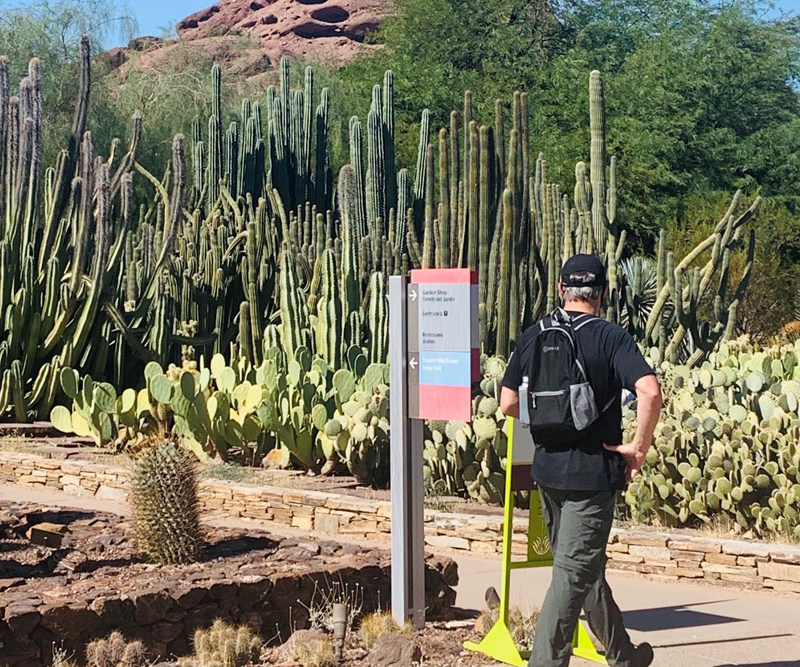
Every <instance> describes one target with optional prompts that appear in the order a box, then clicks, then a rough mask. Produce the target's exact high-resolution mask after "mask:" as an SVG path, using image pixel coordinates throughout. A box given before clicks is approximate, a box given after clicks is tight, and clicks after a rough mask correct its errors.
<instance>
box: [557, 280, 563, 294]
mask: <svg viewBox="0 0 800 667" xmlns="http://www.w3.org/2000/svg"><path fill="white" fill-rule="evenodd" d="M558 293H559V294H560V295H561V296H564V285H562V284H561V281H560V280H559V281H558Z"/></svg>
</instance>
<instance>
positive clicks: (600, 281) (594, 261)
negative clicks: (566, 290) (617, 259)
mask: <svg viewBox="0 0 800 667" xmlns="http://www.w3.org/2000/svg"><path fill="white" fill-rule="evenodd" d="M576 274H583V275H580V276H578V275H576ZM561 284H562V285H563V286H564V287H605V286H606V267H604V266H603V262H601V261H600V258H599V257H597V256H595V255H574V256H572V257H570V258H569V259H568V260H567V261H566V262H564V268H562V269H561Z"/></svg>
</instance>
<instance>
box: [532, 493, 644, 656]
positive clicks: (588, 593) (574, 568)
mask: <svg viewBox="0 0 800 667" xmlns="http://www.w3.org/2000/svg"><path fill="white" fill-rule="evenodd" d="M539 491H540V494H541V498H542V513H543V515H544V519H545V521H546V523H547V531H548V533H549V535H550V544H551V548H552V551H553V557H554V561H553V581H552V583H551V584H550V588H549V590H548V591H547V596H546V597H545V599H544V604H543V605H542V610H541V613H540V614H539V620H538V621H537V623H536V633H535V635H534V640H533V652H532V653H531V659H530V662H529V663H528V667H567V665H569V659H570V655H571V653H572V636H573V634H574V632H575V627H576V626H577V624H578V620H579V617H580V613H581V608H583V609H584V610H585V612H586V620H587V621H588V622H589V627H590V628H591V630H592V632H593V633H594V634H595V636H597V638H598V639H599V640H600V641H601V642H602V644H603V646H604V647H605V649H606V659H607V660H608V664H609V665H611V666H612V667H629V666H630V665H631V661H632V659H633V651H634V647H633V644H632V643H631V640H630V637H628V633H627V632H626V631H625V626H624V625H623V622H622V613H621V612H620V610H619V607H618V606H617V604H616V602H614V598H613V597H612V595H611V589H610V588H609V586H608V583H607V582H606V576H605V569H606V543H607V542H608V535H609V533H610V532H611V523H612V521H613V519H614V496H615V494H614V492H612V491H559V490H557V489H544V488H540V489H539Z"/></svg>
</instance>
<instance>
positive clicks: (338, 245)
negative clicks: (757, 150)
mask: <svg viewBox="0 0 800 667" xmlns="http://www.w3.org/2000/svg"><path fill="white" fill-rule="evenodd" d="M82 66H83V69H82V72H83V74H82V79H81V88H80V91H79V96H78V108H77V113H76V116H75V124H74V126H73V128H72V134H71V136H70V139H69V144H68V148H67V149H66V150H65V151H64V152H63V153H62V155H61V157H60V158H59V161H58V163H57V165H56V166H55V167H54V168H52V169H49V170H46V171H45V170H43V168H42V165H41V131H40V128H41V123H42V117H41V115H42V111H41V94H42V91H41V73H40V68H39V64H38V62H37V61H35V60H34V61H32V62H31V68H30V72H29V75H28V76H27V77H26V78H25V79H23V81H22V83H21V84H20V88H19V94H18V95H16V96H14V97H12V96H11V95H10V86H9V82H8V71H7V66H6V64H5V61H3V60H0V145H3V146H7V147H9V150H8V151H6V152H5V153H4V154H3V159H0V163H2V164H0V170H1V171H2V176H3V177H2V178H0V207H2V213H3V215H4V218H3V220H4V223H3V230H2V234H3V236H2V239H1V240H0V262H2V267H0V268H2V271H0V273H2V285H0V288H1V289H0V310H2V315H3V317H4V319H5V321H6V322H7V323H8V326H7V327H6V328H5V329H6V330H5V333H4V334H3V338H2V340H0V373H2V387H1V388H0V413H3V414H6V413H9V412H11V413H13V416H14V418H15V419H16V420H18V421H25V420H28V419H31V418H36V417H43V416H46V415H47V414H49V412H50V409H51V407H52V406H53V405H54V404H55V403H56V402H57V401H58V400H59V395H60V392H59V386H60V382H59V376H60V370H61V368H63V367H70V368H73V369H75V370H77V371H78V372H79V373H80V374H81V375H86V374H90V375H91V376H92V377H94V378H97V379H98V380H103V381H110V382H111V384H113V385H114V386H115V387H117V389H118V390H119V391H120V393H121V389H122V388H123V387H131V386H134V385H135V384H137V382H139V378H140V377H141V371H142V369H143V368H144V366H145V365H146V364H147V363H149V362H151V361H155V362H157V363H158V364H160V365H161V366H162V367H165V366H167V365H169V364H170V363H176V364H177V363H179V362H180V363H184V362H187V363H188V362H194V361H197V360H198V359H199V358H201V357H203V358H205V359H210V358H211V357H212V356H213V355H214V354H218V353H222V354H224V355H225V356H226V357H229V358H232V359H238V358H239V357H240V356H244V357H246V358H247V360H248V362H249V363H250V364H252V365H253V366H254V367H258V366H259V365H260V364H262V363H263V362H264V360H265V359H266V358H267V353H268V352H269V350H271V349H272V348H273V347H275V346H278V347H280V348H281V350H282V352H283V353H284V354H285V355H286V357H287V359H289V360H292V359H295V360H296V351H297V349H298V348H300V347H303V348H306V349H308V350H309V351H310V352H311V353H312V355H315V356H320V357H322V358H323V359H324V360H325V362H326V363H327V364H329V365H330V366H331V367H333V368H334V369H338V368H343V367H345V366H346V364H347V363H349V358H348V354H351V353H350V350H352V349H354V348H356V349H358V350H361V352H359V354H361V353H363V354H364V356H365V357H366V358H367V359H368V361H369V362H370V363H375V364H382V363H385V362H386V354H387V341H388V335H389V332H388V318H387V302H386V297H385V291H386V284H387V276H388V275H392V274H406V273H407V272H408V270H409V269H411V268H415V267H416V268H419V267H429V268H430V267H470V268H474V269H476V270H478V272H479V275H480V311H481V339H482V346H483V352H484V353H485V354H487V355H493V354H496V355H498V356H500V357H503V358H507V357H508V355H509V353H510V352H511V350H512V349H513V346H514V341H515V340H516V337H517V336H518V334H519V333H520V331H521V330H522V329H523V328H524V327H525V326H527V325H529V324H531V323H532V322H533V321H534V320H535V319H537V318H538V317H540V316H541V315H542V314H544V313H545V312H546V311H547V310H548V309H552V308H553V307H554V306H555V305H556V304H557V301H558V293H557V281H558V268H559V266H560V265H561V263H562V261H563V259H564V257H566V256H568V255H570V254H572V253H574V252H595V253H598V254H599V255H601V256H602V257H604V258H605V261H606V263H607V265H608V268H609V277H610V282H611V299H610V306H609V308H608V312H607V316H608V317H609V318H611V319H616V320H619V321H624V322H625V323H626V325H627V326H628V327H629V328H630V329H631V331H633V332H634V333H636V334H637V336H638V337H639V338H640V339H641V340H644V341H645V342H646V343H647V346H648V347H651V346H655V347H659V348H660V349H661V351H662V356H664V358H669V359H671V360H673V361H682V360H684V359H685V360H687V361H688V362H689V363H691V364H697V363H699V362H701V361H702V360H703V358H705V357H706V356H707V355H708V354H709V352H710V351H711V350H712V349H713V347H714V345H716V344H717V343H718V342H719V340H721V339H722V338H724V337H726V336H728V337H729V336H730V333H731V331H732V329H733V325H734V321H735V313H736V307H737V305H738V303H739V301H740V299H741V296H742V293H743V291H744V288H745V287H746V285H747V276H748V275H749V273H746V275H745V277H744V278H743V279H742V280H741V282H740V284H739V286H738V288H737V289H736V290H735V291H734V293H733V294H732V295H729V294H728V274H729V271H728V269H729V264H730V256H731V252H732V251H733V250H734V249H735V248H736V247H737V246H738V244H740V243H741V238H740V237H741V236H742V234H743V229H744V228H743V225H744V223H745V222H747V220H749V219H750V217H752V214H753V213H754V212H755V210H756V209H757V207H758V204H759V200H756V201H755V202H754V203H753V205H752V206H751V207H750V209H748V211H746V212H745V213H744V214H741V215H740V214H738V213H737V211H738V208H739V206H740V205H741V195H737V196H736V197H735V198H734V203H733V204H732V206H731V209H730V211H729V212H728V214H727V215H726V216H725V218H724V219H723V220H722V221H721V222H720V224H719V225H718V226H717V229H716V230H715V232H714V234H713V235H712V236H711V237H709V239H707V240H706V241H704V242H703V243H701V244H700V245H699V246H698V247H697V248H695V249H694V250H693V251H692V252H691V253H690V254H689V255H688V256H687V257H685V258H683V259H682V260H680V261H677V260H676V259H675V258H674V257H672V255H671V254H670V253H669V252H667V248H666V238H662V243H661V245H660V247H659V255H658V261H657V265H658V270H657V278H656V285H655V289H656V297H655V298H654V299H653V303H652V304H650V303H649V301H648V305H647V308H646V309H642V308H641V307H640V306H641V305H642V302H643V301H647V299H649V298H650V297H648V298H647V299H645V298H644V293H643V292H642V291H641V286H642V281H641V280H638V278H637V277H636V275H633V274H634V273H635V269H636V267H637V266H638V267H641V265H640V264H635V265H631V266H632V267H633V269H634V270H633V271H632V270H626V265H625V264H624V263H623V264H620V263H621V262H626V261H628V260H623V254H624V249H625V248H624V240H625V233H624V231H623V230H622V228H621V227H620V224H619V221H618V219H617V210H616V207H617V199H618V195H617V162H616V158H613V157H612V158H611V160H610V161H609V162H608V163H607V161H606V150H605V142H606V135H605V109H604V103H605V102H604V94H603V82H602V77H601V76H600V74H599V72H592V74H591V76H590V81H589V83H590V109H589V116H590V125H591V146H590V157H591V163H590V165H589V166H588V167H587V165H586V164H584V163H583V162H579V163H578V164H577V166H576V170H575V174H576V184H575V188H574V193H573V194H572V196H568V195H567V194H566V193H563V192H562V191H561V187H560V186H559V185H557V184H554V183H551V182H550V180H549V178H548V167H547V163H546V161H545V160H544V157H543V156H542V155H539V156H538V158H534V157H533V156H532V155H531V153H530V147H531V144H532V138H531V135H530V126H529V106H530V105H529V99H528V96H527V95H526V94H524V93H517V94H515V96H514V99H513V101H512V104H511V113H510V117H509V118H508V119H507V118H506V116H507V111H506V109H505V108H504V105H503V104H502V102H501V101H498V102H497V104H496V106H495V118H494V120H493V122H492V123H491V124H481V123H480V122H479V121H478V120H477V119H476V118H475V114H474V110H473V99H472V95H471V93H469V92H467V93H466V94H465V96H464V108H463V111H461V112H455V111H454V112H453V114H452V116H451V119H450V124H449V127H447V128H442V129H441V130H440V131H439V133H438V140H437V141H435V142H433V143H432V142H431V139H432V137H431V129H432V128H431V119H430V114H429V113H428V112H427V110H426V111H423V113H422V118H421V123H420V137H419V151H418V156H417V164H416V169H415V171H414V173H413V174H411V173H409V170H408V169H405V168H402V167H401V166H400V165H398V164H397V161H396V157H395V155H396V151H395V137H394V127H395V121H394V114H395V111H394V85H395V84H394V80H393V76H392V73H391V72H387V73H386V76H385V78H384V81H383V84H382V85H376V86H375V87H374V89H373V95H372V104H371V107H370V110H369V113H368V115H367V118H366V120H365V122H362V121H361V120H359V119H358V118H355V117H354V118H352V119H351V121H350V125H349V135H350V146H349V149H350V150H349V157H350V162H349V164H346V165H344V166H343V167H342V169H341V171H340V173H339V175H338V180H337V182H336V186H334V176H333V173H332V171H331V166H330V162H331V160H330V152H329V148H328V143H329V142H328V134H329V127H328V124H329V117H330V95H329V92H328V91H327V90H325V89H323V90H322V91H321V92H320V93H319V94H318V93H317V92H316V88H315V82H314V75H313V71H312V70H311V69H310V68H308V69H306V71H305V75H304V79H303V81H302V85H301V87H299V88H297V89H292V88H291V80H290V68H289V61H288V60H285V59H284V60H283V61H282V62H281V64H280V84H279V86H277V87H270V88H269V89H268V90H267V92H266V96H265V100H262V101H255V102H251V101H249V100H244V101H243V103H242V106H241V110H240V112H239V114H238V119H237V120H236V121H235V122H232V123H230V125H228V126H227V127H226V126H225V123H224V122H223V117H224V116H225V115H226V113H225V111H224V105H223V95H222V78H221V77H222V72H221V70H220V68H219V67H214V69H213V71H212V84H213V85H212V99H211V114H210V116H209V117H208V118H207V119H201V118H197V119H196V120H195V122H194V124H193V127H192V128H191V134H190V137H191V138H190V140H189V141H185V140H184V138H183V136H182V135H177V136H176V137H175V139H174V142H173V150H172V156H171V159H170V161H169V165H167V169H166V172H165V174H164V176H163V177H162V178H159V177H156V176H154V175H153V174H151V173H149V172H148V171H147V170H146V169H144V168H143V167H142V166H141V165H140V164H139V163H138V162H137V160H136V148H137V146H138V143H139V138H140V133H141V117H140V116H138V115H137V116H136V117H135V118H134V126H133V132H132V135H131V137H132V138H131V144H130V148H129V150H128V151H127V152H126V153H125V154H124V155H121V156H119V155H118V154H119V153H120V151H119V149H118V144H119V142H115V143H114V146H113V150H112V155H111V157H110V158H109V159H108V160H102V159H100V158H99V157H95V155H94V152H93V149H92V142H91V135H90V134H89V133H87V132H86V131H85V130H86V108H87V105H88V104H89V90H90V85H89V84H90V81H89V76H90V72H89V52H88V42H84V45H83V50H82ZM187 153H188V155H187ZM134 176H135V177H136V178H137V179H140V183H141V185H143V186H146V187H149V188H151V190H152V196H151V197H149V198H148V197H145V198H144V199H142V200H141V201H134V188H133V178H134ZM437 179H438V182H437ZM140 191H142V192H143V191H145V190H144V189H143V188H137V190H136V192H140ZM751 242H752V239H751ZM705 250H708V251H710V253H711V255H712V256H711V259H710V260H708V262H707V263H706V264H705V265H703V266H702V267H700V268H697V269H695V268H692V267H693V265H694V263H695V260H698V259H699V258H700V255H701V254H702V253H703V252H704V251H705ZM618 267H619V268H618ZM62 276H67V278H66V279H64V280H62V279H61V277H62ZM712 290H713V291H714V293H715V294H716V298H715V300H714V316H715V318H716V321H715V323H710V324H705V323H702V322H701V321H700V316H699V315H698V312H699V306H700V304H702V303H703V302H704V300H707V299H709V298H710V297H711V295H712ZM637 304H638V305H637ZM676 304H677V305H676ZM645 316H646V318H645ZM62 397H63V395H62ZM61 400H63V399H61ZM73 400H74V399H73ZM83 409H84V411H85V410H86V409H87V408H86V406H84V408H83ZM88 421H90V420H88V419H87V422H88ZM80 426H82V424H80ZM105 426H107V424H105ZM83 430H85V429H83ZM95 430H97V429H95Z"/></svg>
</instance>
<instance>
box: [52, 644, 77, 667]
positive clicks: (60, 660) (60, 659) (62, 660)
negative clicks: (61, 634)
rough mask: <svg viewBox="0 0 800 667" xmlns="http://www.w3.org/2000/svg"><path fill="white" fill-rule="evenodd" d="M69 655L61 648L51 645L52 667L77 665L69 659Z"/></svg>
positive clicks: (72, 666) (74, 666)
mask: <svg viewBox="0 0 800 667" xmlns="http://www.w3.org/2000/svg"><path fill="white" fill-rule="evenodd" d="M71 657H72V656H71V655H68V654H67V652H66V651H65V650H64V649H63V648H60V647H56V646H55V645H53V667H78V663H76V662H73V661H72V660H70V658H71Z"/></svg>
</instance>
